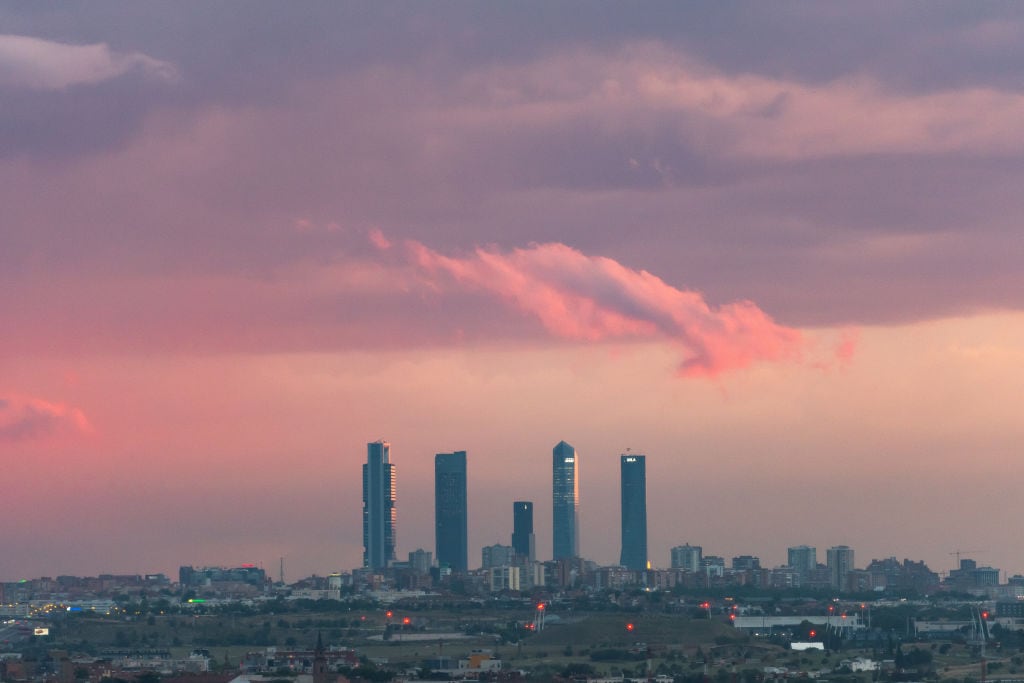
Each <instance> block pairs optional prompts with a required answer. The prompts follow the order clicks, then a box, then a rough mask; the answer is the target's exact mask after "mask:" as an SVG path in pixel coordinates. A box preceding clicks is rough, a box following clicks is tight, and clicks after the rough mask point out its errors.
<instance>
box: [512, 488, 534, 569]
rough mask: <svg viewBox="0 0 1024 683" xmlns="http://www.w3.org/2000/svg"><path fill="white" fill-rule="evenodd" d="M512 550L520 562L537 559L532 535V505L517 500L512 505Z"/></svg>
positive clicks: (525, 501)
mask: <svg viewBox="0 0 1024 683" xmlns="http://www.w3.org/2000/svg"><path fill="white" fill-rule="evenodd" d="M512 548H513V549H515V551H516V556H517V557H518V558H519V561H520V562H534V561H535V560H536V559H537V553H536V548H535V547H534V535H533V503H531V502H530V501H528V500H517V501H516V502H514V503H512Z"/></svg>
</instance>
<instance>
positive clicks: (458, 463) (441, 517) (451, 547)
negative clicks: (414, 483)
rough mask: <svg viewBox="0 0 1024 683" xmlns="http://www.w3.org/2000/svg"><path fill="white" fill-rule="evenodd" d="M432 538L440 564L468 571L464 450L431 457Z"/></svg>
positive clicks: (460, 571) (455, 570)
mask: <svg viewBox="0 0 1024 683" xmlns="http://www.w3.org/2000/svg"><path fill="white" fill-rule="evenodd" d="M434 540H435V542H436V551H437V555H436V556H437V564H438V565H439V566H442V567H444V566H448V567H450V568H451V570H452V571H453V572H458V573H465V572H466V571H468V570H469V519H468V515H467V509H466V451H455V452H454V453H438V454H437V455H436V456H434Z"/></svg>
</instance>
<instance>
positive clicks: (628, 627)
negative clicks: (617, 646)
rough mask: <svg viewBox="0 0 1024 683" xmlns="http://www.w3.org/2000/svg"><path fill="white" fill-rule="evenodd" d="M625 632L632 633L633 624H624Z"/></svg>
mask: <svg viewBox="0 0 1024 683" xmlns="http://www.w3.org/2000/svg"><path fill="white" fill-rule="evenodd" d="M626 630H627V631H632V630H633V624H631V623H630V624H626Z"/></svg>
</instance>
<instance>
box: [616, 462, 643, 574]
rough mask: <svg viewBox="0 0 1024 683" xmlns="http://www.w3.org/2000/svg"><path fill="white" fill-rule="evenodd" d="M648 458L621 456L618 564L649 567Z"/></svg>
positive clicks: (639, 568) (637, 569) (639, 569)
mask: <svg viewBox="0 0 1024 683" xmlns="http://www.w3.org/2000/svg"><path fill="white" fill-rule="evenodd" d="M646 460H647V458H646V457H645V456H643V455H634V454H632V453H626V454H624V455H622V457H621V460H620V465H621V467H622V554H621V555H620V556H619V564H621V565H622V566H623V567H626V568H628V569H632V570H634V571H642V570H644V569H647V464H646Z"/></svg>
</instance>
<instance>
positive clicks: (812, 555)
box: [786, 545, 818, 585]
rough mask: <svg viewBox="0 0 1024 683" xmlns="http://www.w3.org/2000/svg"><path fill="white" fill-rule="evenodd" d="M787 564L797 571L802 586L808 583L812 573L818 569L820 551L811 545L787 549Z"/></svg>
mask: <svg viewBox="0 0 1024 683" xmlns="http://www.w3.org/2000/svg"><path fill="white" fill-rule="evenodd" d="M786 564H787V565H789V566H790V567H791V568H793V569H795V570H796V572H797V575H798V576H799V577H800V584H801V585H803V584H805V583H807V580H808V579H809V578H810V575H811V573H812V572H813V571H814V570H815V569H817V568H818V549H817V548H815V547H813V546H809V545H797V546H793V547H791V548H787V549H786Z"/></svg>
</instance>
